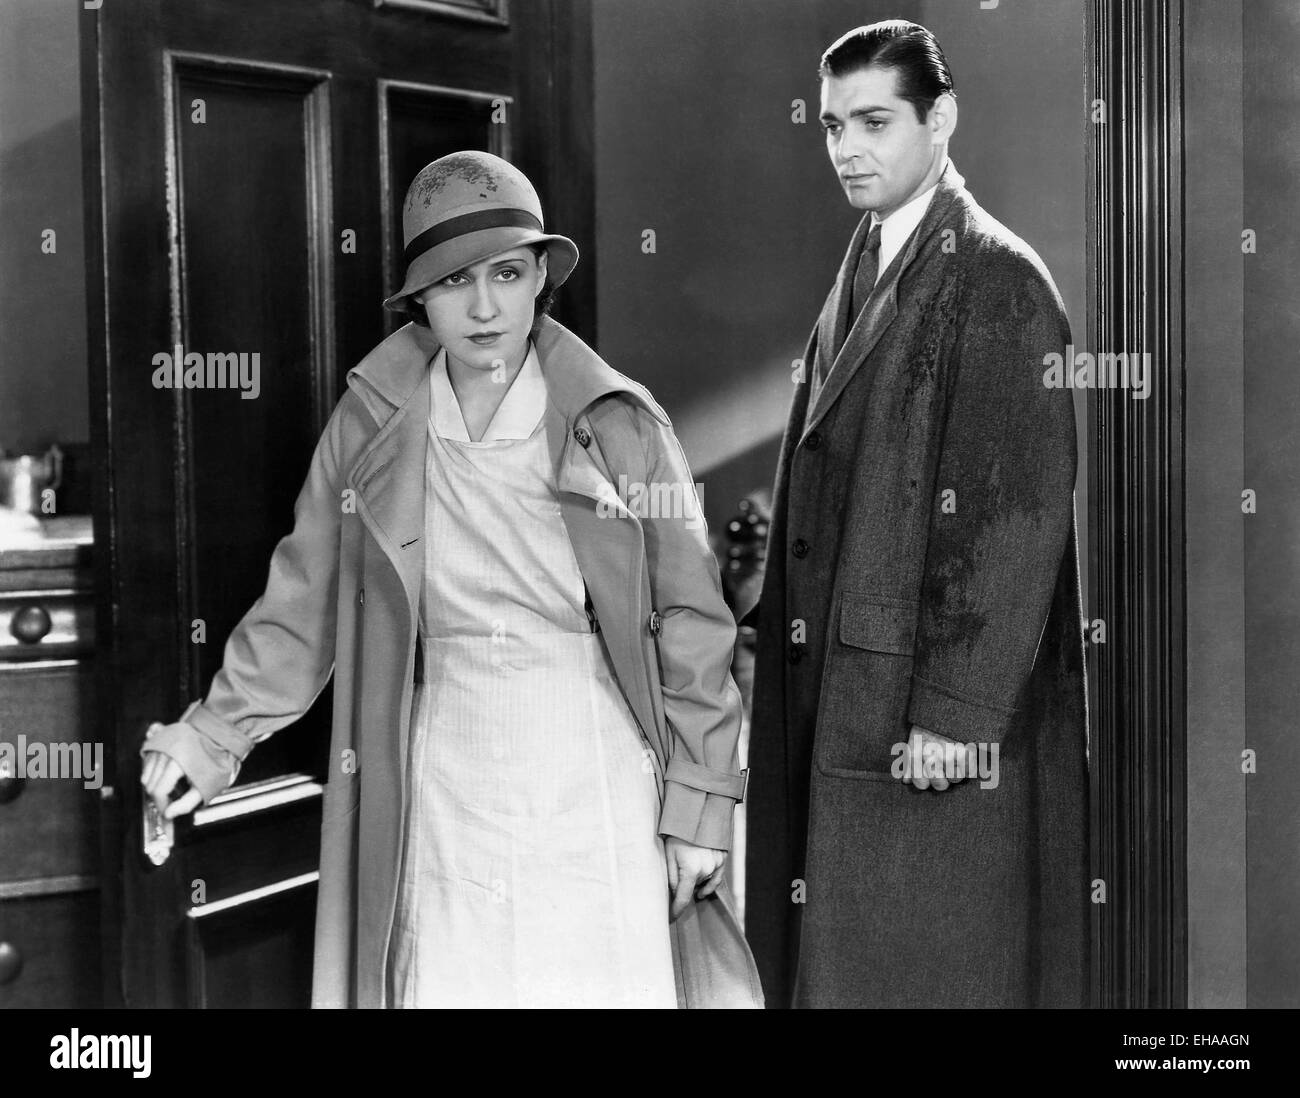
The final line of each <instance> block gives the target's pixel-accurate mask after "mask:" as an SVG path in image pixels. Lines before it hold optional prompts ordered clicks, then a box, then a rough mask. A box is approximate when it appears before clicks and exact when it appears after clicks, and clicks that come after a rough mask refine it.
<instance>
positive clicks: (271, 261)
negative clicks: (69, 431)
mask: <svg viewBox="0 0 1300 1098" xmlns="http://www.w3.org/2000/svg"><path fill="white" fill-rule="evenodd" d="M82 18H83V23H82V55H83V81H82V83H83V94H84V97H85V104H84V118H85V120H86V121H85V153H86V176H85V180H86V203H87V219H88V224H87V251H88V269H89V275H88V278H89V294H88V297H89V301H90V329H91V331H90V348H91V359H90V371H91V379H92V380H91V392H92V424H93V425H92V432H93V438H92V444H93V447H94V451H95V457H96V467H97V473H98V483H97V485H96V499H95V533H96V542H97V546H96V553H95V559H96V562H97V565H98V573H97V592H98V593H97V622H98V626H97V645H98V648H97V656H98V659H97V663H98V666H99V667H100V668H101V669H102V674H101V682H100V690H99V714H98V715H99V722H100V724H99V736H100V738H101V739H102V740H103V742H104V744H105V753H106V770H107V772H108V773H110V774H113V775H115V782H114V789H115V795H114V796H112V797H110V798H107V799H106V800H105V801H104V805H105V812H106V817H105V819H104V821H103V822H104V828H103V831H104V835H105V836H106V838H105V843H104V858H105V873H104V879H105V882H106V887H105V891H104V897H105V929H106V935H105V938H106V942H107V943H108V948H107V950H106V956H105V977H106V984H105V986H106V992H107V995H106V999H107V1001H108V1002H109V1003H114V1002H125V1003H126V1004H127V1005H131V1006H184V1005H190V1006H228V1005H265V1006H279V1005H305V1004H306V1003H307V1002H308V1001H309V995H310V975H311V955H312V936H313V924H314V912H315V880H316V868H317V864H318V862H317V858H318V852H319V823H320V797H321V790H322V787H321V780H322V776H323V775H324V773H325V772H326V770H325V764H324V756H325V753H326V752H327V750H328V736H329V706H330V695H329V690H328V688H327V689H326V691H325V692H324V693H323V694H322V695H321V696H320V698H318V699H317V702H316V704H315V705H314V707H313V708H312V709H311V711H310V712H309V713H307V715H306V716H304V717H303V718H302V719H301V720H299V721H298V722H297V723H296V724H295V725H292V726H290V727H288V728H286V729H284V730H282V731H280V732H278V733H277V734H276V735H275V736H273V737H272V738H271V739H270V740H269V741H268V742H267V743H265V744H263V745H262V746H260V747H258V749H257V750H256V751H254V753H253V754H252V755H251V756H250V757H249V759H248V761H247V762H246V764H245V766H244V768H243V771H242V772H241V774H240V780H239V783H238V785H237V786H235V787H234V788H233V789H231V790H229V791H227V793H225V794H223V795H222V796H221V797H219V798H217V799H216V800H215V801H214V802H213V803H212V804H210V805H207V806H204V807H203V808H202V809H201V810H200V811H199V812H197V813H196V814H195V816H194V818H193V820H184V821H181V822H180V823H179V824H178V825H177V827H176V829H175V836H174V845H173V847H172V850H171V852H170V854H169V856H168V857H167V859H166V860H165V861H164V862H162V864H161V865H154V864H153V863H152V862H151V861H150V860H148V859H147V858H146V857H145V855H144V836H143V831H144V827H143V821H142V815H141V813H142V804H141V797H140V787H139V759H138V751H139V746H140V743H141V741H142V737H143V735H144V731H145V728H146V727H147V725H148V724H149V722H151V721H154V720H161V721H164V722H166V721H171V720H175V719H176V718H177V717H178V716H179V715H180V713H181V712H182V710H183V709H184V707H185V706H186V705H187V704H188V703H189V702H190V701H192V700H195V699H197V698H201V697H202V696H203V695H204V694H205V693H206V691H207V688H208V686H209V684H210V681H211V678H212V676H213V674H214V673H215V671H216V670H217V669H218V668H219V667H220V663H221V656H222V648H223V646H224V643H225V641H226V638H227V636H228V634H229V632H230V630H231V627H232V626H234V624H235V623H236V622H237V621H238V620H239V618H240V617H241V616H242V614H243V613H244V611H245V610H246V609H247V608H248V607H249V606H250V605H251V604H252V602H253V601H254V600H255V599H256V598H257V596H258V595H259V594H260V592H261V590H262V586H263V584H264V582H265V579H266V574H267V564H268V561H269V558H270V554H271V551H272V549H273V548H274V546H275V544H276V542H277V540H278V539H279V538H280V537H282V536H283V535H284V534H285V533H287V532H288V531H289V529H290V528H291V525H292V507H293V501H294V499H295V497H296V495H297V492H298V489H299V487H300V485H301V483H302V479H303V477H304V475H305V473H306V470H307V466H308V462H309V459H310V456H311V452H312V449H313V447H314V444H315V441H316V439H317V437H318V435H319V434H320V432H321V430H322V428H323V426H324V424H325V422H326V420H327V418H328V416H329V413H330V411H331V409H332V407H333V405H334V402H335V401H336V400H337V398H338V396H339V395H340V394H341V392H342V389H343V385H344V378H345V375H346V372H347V370H348V368H349V367H350V366H352V365H353V364H354V363H356V362H357V361H358V360H359V359H360V358H361V357H362V356H363V355H364V354H365V353H366V352H367V351H368V350H369V349H370V348H371V347H372V346H373V345H374V344H375V343H376V342H378V341H379V340H380V339H381V338H382V337H383V336H384V335H385V334H387V332H388V331H389V330H391V327H392V325H391V321H390V319H389V318H388V317H386V316H385V314H384V313H383V312H382V310H381V308H380V302H381V301H382V299H383V298H384V296H385V295H386V294H388V293H389V292H391V290H392V289H394V288H395V286H396V285H397V284H398V280H399V279H400V274H401V272H400V270H399V264H400V256H401V250H402V249H401V199H402V195H403V193H404V191H405V188H406V184H407V183H408V182H409V180H410V178H411V176H412V175H413V174H414V172H415V171H416V170H417V169H418V168H419V167H420V166H422V165H423V164H424V163H426V162H428V161H429V160H432V159H434V158H435V157H437V156H440V155H442V154H443V153H446V152H449V151H451V150H453V149H457V148H465V147H476V148H483V149H488V150H491V151H495V152H499V153H501V154H503V155H507V156H509V157H510V158H511V159H512V160H513V161H514V162H515V163H516V164H518V165H519V166H520V167H521V168H522V169H523V170H524V171H525V172H526V173H527V174H528V175H529V176H530V178H532V179H533V180H534V182H535V183H536V184H537V186H538V190H539V192H540V193H541V197H542V201H543V205H544V207H545V209H546V213H547V217H548V225H551V226H554V227H556V228H557V229H558V230H560V231H564V232H566V233H568V234H570V235H572V236H574V237H576V238H577V239H578V240H579V241H584V240H586V241H590V240H592V238H593V231H592V230H593V221H594V214H593V209H592V193H591V182H590V180H591V163H590V145H591V95H590V83H591V76H590V71H591V65H590V13H589V10H588V8H587V5H586V2H585V0H582V2H577V3H575V2H572V0H527V2H526V3H524V2H518V0H509V4H508V8H507V4H506V2H505V0H441V2H437V3H433V2H424V0H400V2H395V0H274V2H267V0H111V2H110V3H107V4H103V5H102V6H101V7H100V8H99V9H97V10H87V11H85V12H84V13H83V16H82ZM592 276H593V267H592V265H591V264H587V265H586V267H585V270H584V268H582V267H580V268H579V270H578V271H576V272H575V276H574V278H573V279H571V280H570V281H569V282H568V283H567V284H566V286H565V290H564V295H563V300H562V301H561V302H560V303H559V304H558V309H557V312H558V315H559V316H560V318H561V319H562V320H564V321H565V322H567V323H569V324H570V325H571V326H572V327H574V328H575V329H576V330H578V331H579V332H580V333H581V334H583V335H584V336H586V337H588V338H594V306H593V300H592V297H593V295H592V284H593V283H592ZM178 345H179V346H180V347H181V348H183V352H182V353H192V352H198V353H199V354H203V355H205V356H208V355H246V356H248V357H247V358H246V359H242V360H240V359H236V360H234V361H237V362H239V363H240V364H241V367H242V372H241V373H240V374H238V375H237V376H238V380H236V379H235V375H234V374H233V372H232V373H231V375H229V376H228V377H227V378H226V384H227V387H226V388H220V387H219V386H218V385H215V384H213V383H214V382H219V381H220V378H219V377H217V375H216V374H215V373H213V372H211V371H209V372H208V376H207V377H206V379H205V380H206V381H207V382H208V384H209V385H211V386H212V387H207V388H167V387H165V386H164V387H160V386H159V385H158V384H157V382H158V380H159V379H158V377H157V376H156V374H157V371H158V366H159V364H165V362H166V360H165V359H159V358H157V356H159V355H174V354H175V353H176V351H175V348H176V347H177V346H178ZM253 355H257V356H258V357H257V359H254V358H253V357H252V356H253ZM220 361H222V362H225V363H230V362H231V360H229V359H224V360H220ZM254 363H256V368H255V367H254ZM254 390H256V392H255V394H254Z"/></svg>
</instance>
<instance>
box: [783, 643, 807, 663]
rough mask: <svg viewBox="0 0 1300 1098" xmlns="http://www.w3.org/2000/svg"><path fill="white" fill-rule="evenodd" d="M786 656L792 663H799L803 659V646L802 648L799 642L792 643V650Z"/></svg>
mask: <svg viewBox="0 0 1300 1098" xmlns="http://www.w3.org/2000/svg"><path fill="white" fill-rule="evenodd" d="M786 658H787V659H788V660H789V661H790V662H791V663H798V662H799V661H800V660H801V659H803V648H801V647H800V646H799V645H797V644H792V645H790V651H789V652H787V653H786Z"/></svg>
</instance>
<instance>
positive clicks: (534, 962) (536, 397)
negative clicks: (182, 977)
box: [390, 347, 677, 1008]
mask: <svg viewBox="0 0 1300 1098" xmlns="http://www.w3.org/2000/svg"><path fill="white" fill-rule="evenodd" d="M431 369H432V371H433V372H432V376H431V382H432V389H431V393H432V412H431V415H430V423H429V446H428V464H427V468H426V474H425V481H426V489H425V491H426V508H425V514H426V519H425V539H424V540H425V546H426V550H425V579H424V588H423V595H422V599H421V607H420V631H421V640H422V648H423V652H424V665H423V667H424V673H423V679H424V681H423V683H417V685H416V698H415V703H414V704H415V713H414V719H413V723H412V736H411V744H410V748H411V756H410V767H409V773H410V781H411V796H410V797H409V802H408V803H409V811H408V817H407V826H406V835H407V837H406V843H405V849H404V853H403V859H402V874H401V881H400V886H399V887H400V892H399V897H398V905H397V914H396V920H395V925H394V928H393V942H392V947H391V948H392V952H391V954H390V957H391V964H390V973H391V985H390V994H391V1002H392V1003H393V1004H394V1005H396V1006H421V1007H423V1006H458V1007H669V1008H671V1007H676V1005H677V1000H676V992H675V987H674V979H673V965H672V952H671V946H670V944H669V937H668V933H669V931H668V903H669V896H668V883H667V870H666V867H665V863H664V852H663V841H662V840H661V839H660V838H659V837H658V835H657V833H656V831H657V826H658V818H659V810H660V806H659V795H658V791H657V787H656V783H655V776H654V770H653V767H652V765H651V762H650V759H649V757H648V756H647V754H646V753H647V751H648V750H649V748H648V747H647V746H646V745H645V744H644V741H643V739H642V737H641V732H640V729H639V727H638V726H637V723H636V721H635V719H634V718H633V716H632V714H631V711H630V710H629V709H628V706H627V703H626V702H625V701H624V699H623V696H622V694H621V692H620V690H619V686H618V683H617V680H616V679H615V676H614V672H613V670H612V668H611V666H610V663H609V657H608V655H607V653H606V650H605V646H604V644H603V642H602V640H601V637H600V635H599V633H593V632H592V631H591V625H590V622H589V620H588V617H587V614H586V611H585V608H584V607H585V589H584V586H583V580H582V575H581V573H580V572H579V570H578V564H577V561H576V559H575V557H574V554H573V550H572V548H571V547H570V545H569V539H568V535H567V533H566V530H565V526H564V521H563V518H562V517H561V514H560V504H559V497H558V493H557V490H556V486H555V475H554V469H553V468H552V466H551V462H550V459H549V456H548V448H547V442H546V431H545V429H544V422H545V418H544V417H545V411H546V384H545V380H544V378H543V376H542V372H541V369H540V365H539V363H538V361H537V356H536V352H535V351H534V350H532V348H531V347H530V349H529V352H528V356H527V358H526V360H525V362H524V365H523V367H522V368H521V369H520V371H519V373H518V374H517V375H516V377H515V380H514V382H513V383H512V384H511V386H510V388H509V390H508V391H507V392H506V395H505V397H504V398H503V399H502V402H501V405H500V406H499V408H498V409H497V412H496V414H495V415H494V417H493V419H492V422H491V423H490V424H489V426H488V428H487V430H486V431H485V432H484V435H483V438H482V440H481V441H480V442H471V441H470V440H469V435H468V433H467V431H466V429H465V423H464V420H463V418H462V416H461V412H460V405H459V403H458V402H457V400H456V397H455V393H454V392H453V390H452V388H451V384H450V381H449V379H448V377H447V367H446V358H445V352H440V353H439V355H438V356H437V358H435V360H434V362H433V364H432V366H431Z"/></svg>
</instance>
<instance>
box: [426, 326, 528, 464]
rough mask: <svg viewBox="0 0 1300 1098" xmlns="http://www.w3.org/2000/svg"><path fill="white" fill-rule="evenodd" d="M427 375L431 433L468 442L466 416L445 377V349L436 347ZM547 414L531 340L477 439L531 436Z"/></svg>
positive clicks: (456, 440) (447, 378)
mask: <svg viewBox="0 0 1300 1098" xmlns="http://www.w3.org/2000/svg"><path fill="white" fill-rule="evenodd" d="M429 368H430V370H432V375H431V377H430V384H431V390H430V401H429V403H430V405H431V408H430V412H429V423H430V425H431V426H432V427H433V430H434V433H435V434H437V435H438V436H439V437H440V438H449V439H452V440H453V441H455V442H469V441H471V440H470V437H469V431H467V430H466V429H465V417H464V415H462V413H461V410H460V401H458V400H457V399H456V392H455V390H454V389H452V387H451V378H449V377H448V376H447V351H446V349H445V348H443V349H439V351H438V353H437V354H436V355H435V356H434V359H433V363H432V365H431V366H430V367H429ZM545 413H546V379H545V378H544V377H542V366H541V363H540V362H538V361H537V350H536V349H535V348H534V347H533V344H532V342H531V341H529V344H528V354H526V355H525V356H524V364H523V365H522V366H521V367H520V368H519V372H518V373H517V374H515V379H514V381H512V382H511V383H510V388H509V389H507V390H506V395H505V396H503V397H502V398H501V403H500V404H498V405H497V410H496V411H495V412H494V413H493V415H492V420H491V422H490V423H488V425H487V430H485V431H484V432H483V437H482V438H481V439H479V441H480V442H500V441H503V440H505V439H523V438H531V437H532V434H533V432H534V431H535V430H536V429H537V425H538V424H539V423H541V421H542V416H543V415H544V414H545Z"/></svg>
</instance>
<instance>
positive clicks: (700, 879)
mask: <svg viewBox="0 0 1300 1098" xmlns="http://www.w3.org/2000/svg"><path fill="white" fill-rule="evenodd" d="M664 855H665V857H666V858H667V860H668V887H669V888H670V889H671V890H672V894H673V902H672V907H671V908H669V911H668V914H669V918H671V919H676V918H677V917H678V916H679V915H681V913H682V912H683V911H685V910H686V909H687V907H689V906H690V903H691V898H692V896H694V897H695V898H697V899H700V900H702V899H704V897H706V896H711V895H713V893H714V891H715V890H716V889H717V887H718V885H719V884H721V883H722V867H723V866H725V865H726V864H727V852H726V851H725V850H714V849H712V848H711V847H707V846H696V845H695V844H694V843H688V842H687V841H686V840H685V839H679V838H677V836H675V835H668V836H666V837H665V838H664ZM697 889H698V891H697Z"/></svg>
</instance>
